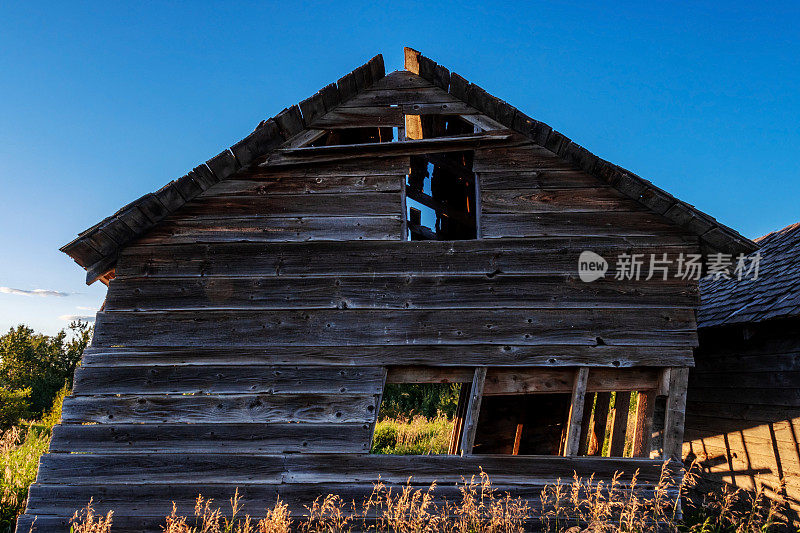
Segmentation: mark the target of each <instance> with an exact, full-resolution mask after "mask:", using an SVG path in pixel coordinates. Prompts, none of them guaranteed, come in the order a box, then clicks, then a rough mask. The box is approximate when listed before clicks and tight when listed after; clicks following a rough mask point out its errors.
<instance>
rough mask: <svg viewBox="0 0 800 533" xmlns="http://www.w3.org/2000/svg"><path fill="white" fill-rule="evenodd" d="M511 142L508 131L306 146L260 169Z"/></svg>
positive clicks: (274, 158) (279, 153) (278, 154)
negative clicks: (388, 141) (381, 141)
mask: <svg viewBox="0 0 800 533" xmlns="http://www.w3.org/2000/svg"><path fill="white" fill-rule="evenodd" d="M510 138H511V135H510V134H509V133H508V130H503V131H498V132H489V133H475V134H467V135H453V136H451V137H434V138H431V139H413V138H412V139H411V140H408V141H398V142H391V143H366V144H341V145H331V146H306V147H301V148H291V149H282V150H275V151H274V152H272V154H270V156H269V157H268V158H267V160H266V161H265V162H264V163H261V165H260V166H261V167H276V166H286V165H305V164H309V163H323V162H328V161H337V160H340V159H352V158H367V157H376V156H389V155H408V154H424V153H427V152H448V151H450V152H452V151H462V150H466V149H470V148H477V147H479V146H483V145H486V144H492V143H501V142H504V141H507V140H508V139H510Z"/></svg>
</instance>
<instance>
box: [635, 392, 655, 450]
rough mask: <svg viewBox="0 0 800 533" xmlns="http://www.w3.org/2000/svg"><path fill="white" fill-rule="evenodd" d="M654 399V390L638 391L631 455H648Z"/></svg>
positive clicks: (651, 435)
mask: <svg viewBox="0 0 800 533" xmlns="http://www.w3.org/2000/svg"><path fill="white" fill-rule="evenodd" d="M655 399H656V394H655V391H639V401H638V403H637V405H636V429H635V430H634V434H633V457H650V448H651V441H652V437H653V411H654V410H655Z"/></svg>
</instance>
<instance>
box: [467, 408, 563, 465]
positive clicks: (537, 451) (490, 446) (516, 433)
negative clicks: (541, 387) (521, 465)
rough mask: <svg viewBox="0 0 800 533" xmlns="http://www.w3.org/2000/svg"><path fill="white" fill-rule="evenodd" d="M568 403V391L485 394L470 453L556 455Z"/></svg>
mask: <svg viewBox="0 0 800 533" xmlns="http://www.w3.org/2000/svg"><path fill="white" fill-rule="evenodd" d="M569 404H570V395H569V394H525V395H521V396H516V395H507V396H487V397H486V398H484V399H483V402H481V414H480V418H479V423H478V430H477V432H476V434H475V444H474V447H473V448H472V453H476V454H488V453H492V454H506V455H560V454H561V453H562V452H563V448H564V440H565V438H566V429H567V427H566V422H567V417H568V416H569Z"/></svg>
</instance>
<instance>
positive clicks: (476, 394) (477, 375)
mask: <svg viewBox="0 0 800 533" xmlns="http://www.w3.org/2000/svg"><path fill="white" fill-rule="evenodd" d="M484 383H486V367H485V366H479V367H478V368H476V369H475V372H474V374H473V377H472V388H471V389H470V396H469V404H468V405H467V413H466V416H465V418H464V432H463V434H462V437H461V454H462V455H472V447H473V446H474V445H475V433H476V431H477V430H478V417H479V416H480V413H481V401H482V400H483V385H484Z"/></svg>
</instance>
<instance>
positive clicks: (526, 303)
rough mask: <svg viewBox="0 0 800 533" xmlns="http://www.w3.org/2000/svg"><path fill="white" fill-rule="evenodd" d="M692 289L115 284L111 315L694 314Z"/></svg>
mask: <svg viewBox="0 0 800 533" xmlns="http://www.w3.org/2000/svg"><path fill="white" fill-rule="evenodd" d="M698 303H699V293H698V290H697V285H696V283H694V282H689V281H684V280H674V279H673V280H667V281H662V280H658V281H652V282H641V281H639V282H636V281H623V280H613V279H599V280H597V281H594V282H592V283H584V282H582V281H580V280H579V279H578V278H577V277H576V276H513V275H503V274H501V275H497V276H494V277H491V278H489V277H487V276H485V275H464V276H441V277H440V276H414V275H407V276H392V275H387V276H337V277H315V278H311V277H296V278H289V277H280V278H261V277H253V278H239V277H236V278H192V277H190V278H153V279H115V280H113V281H112V282H111V284H110V289H109V291H108V295H107V297H106V304H105V309H106V310H108V311H114V310H170V309H249V308H260V309H287V308H294V309H301V308H303V309H317V308H339V309H345V308H347V309H361V308H364V309H464V308H543V307H563V308H568V307H696V306H697V305H698Z"/></svg>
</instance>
